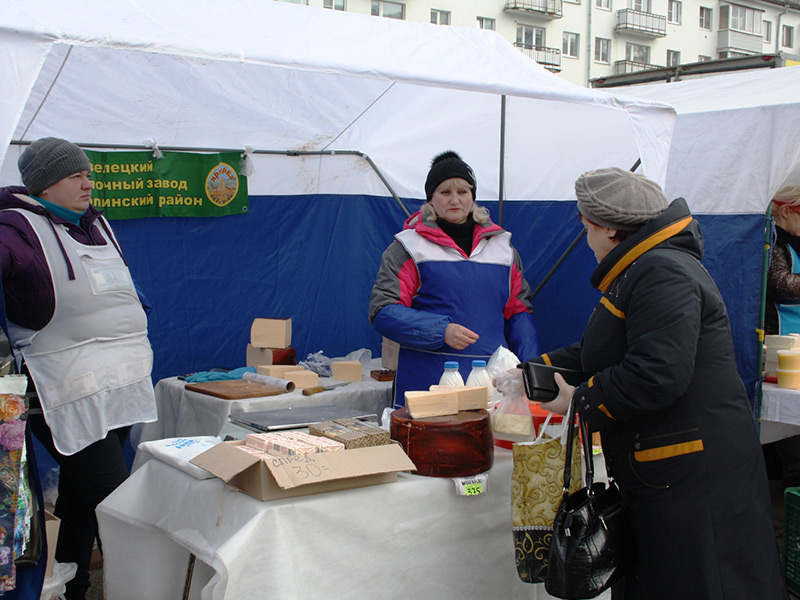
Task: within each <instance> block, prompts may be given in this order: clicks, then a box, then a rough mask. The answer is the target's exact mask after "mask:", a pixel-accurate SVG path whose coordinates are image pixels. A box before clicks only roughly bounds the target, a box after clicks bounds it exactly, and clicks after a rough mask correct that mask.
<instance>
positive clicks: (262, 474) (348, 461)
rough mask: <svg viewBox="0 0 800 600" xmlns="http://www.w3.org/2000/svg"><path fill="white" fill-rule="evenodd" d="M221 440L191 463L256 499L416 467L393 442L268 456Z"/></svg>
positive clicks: (359, 483)
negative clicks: (255, 453) (253, 453)
mask: <svg viewBox="0 0 800 600" xmlns="http://www.w3.org/2000/svg"><path fill="white" fill-rule="evenodd" d="M241 444H244V441H242V440H236V441H232V442H222V443H220V444H217V445H216V446H214V447H213V448H209V449H208V450H206V451H205V452H203V453H202V454H199V455H198V456H195V457H194V458H193V459H192V460H191V461H189V462H191V463H192V464H194V465H197V466H198V467H200V468H202V469H205V470H206V471H208V472H209V473H212V474H213V475H215V476H217V477H219V478H220V479H222V481H224V482H225V483H227V484H229V485H232V486H234V487H236V488H239V489H240V490H241V491H243V492H244V493H245V494H248V495H249V496H252V497H253V498H255V499H256V500H277V499H280V498H292V497H295V496H306V495H309V494H320V493H323V492H333V491H336V490H345V489H349V488H355V487H364V486H368V485H377V484H380V483H391V482H393V481H396V480H397V473H398V471H414V470H416V466H414V463H413V462H411V459H410V458H408V455H407V454H406V453H405V452H404V451H403V448H402V447H401V446H400V445H399V444H397V443H394V442H393V443H391V444H385V445H383V446H372V447H369V448H353V449H350V450H340V451H339V452H319V453H316V454H308V455H298V456H274V457H272V460H270V461H264V460H261V459H260V458H258V457H256V456H253V455H252V454H248V453H247V452H242V451H241V450H239V449H237V448H235V447H234V446H237V445H241Z"/></svg>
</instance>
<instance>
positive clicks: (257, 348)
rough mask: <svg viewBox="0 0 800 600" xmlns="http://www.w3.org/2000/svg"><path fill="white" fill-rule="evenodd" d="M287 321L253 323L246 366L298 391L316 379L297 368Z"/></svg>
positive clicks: (269, 320) (316, 381)
mask: <svg viewBox="0 0 800 600" xmlns="http://www.w3.org/2000/svg"><path fill="white" fill-rule="evenodd" d="M291 344H292V320H291V319H262V318H259V319H254V320H253V324H252V325H251V326H250V343H249V344H247V366H248V367H255V369H256V373H258V374H260V375H267V376H269V377H276V378H278V379H285V380H287V381H291V382H292V383H294V386H295V387H296V388H298V389H301V390H302V389H305V388H309V387H314V386H315V385H317V383H318V382H319V376H318V375H317V374H316V373H314V372H313V371H309V370H308V369H304V368H303V367H298V366H297V352H296V351H295V349H294V348H293V347H292V345H291Z"/></svg>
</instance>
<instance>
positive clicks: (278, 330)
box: [250, 319, 292, 348]
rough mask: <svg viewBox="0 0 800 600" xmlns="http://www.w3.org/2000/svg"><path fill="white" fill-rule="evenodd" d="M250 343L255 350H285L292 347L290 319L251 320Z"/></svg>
mask: <svg viewBox="0 0 800 600" xmlns="http://www.w3.org/2000/svg"><path fill="white" fill-rule="evenodd" d="M250 343H251V344H252V345H253V346H256V347H257V348H287V347H289V346H291V345H292V320H291V319H253V324H252V325H250Z"/></svg>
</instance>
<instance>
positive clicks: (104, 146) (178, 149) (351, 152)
mask: <svg viewBox="0 0 800 600" xmlns="http://www.w3.org/2000/svg"><path fill="white" fill-rule="evenodd" d="M31 143H32V142H27V141H22V140H11V144H10V145H12V146H28V145H30V144H31ZM76 145H77V146H80V147H81V148H87V149H89V150H153V147H152V146H146V145H144V144H141V145H125V144H123V145H116V144H82V143H76ZM158 149H159V150H164V151H167V152H239V153H242V154H243V153H244V150H242V148H215V149H212V148H194V147H190V146H158ZM251 154H274V155H280V156H336V155H337V154H340V155H346V156H358V157H360V158H363V159H364V160H365V161H367V164H369V166H370V167H372V170H373V171H374V172H375V174H376V175H377V176H378V179H380V180H381V181H382V182H383V185H385V186H386V189H387V190H388V191H389V193H390V194H391V195H392V198H394V199H395V202H397V204H398V205H399V206H400V208H401V209H402V210H403V212H404V213H405V215H406V217H410V216H411V212H410V211H409V210H408V208H406V205H405V204H403V201H402V200H400V197H399V196H398V195H397V193H396V192H395V191H394V189H393V188H392V186H391V184H390V183H389V181H388V180H387V179H386V177H385V176H384V175H383V173H382V172H381V170H380V169H379V168H378V165H376V164H375V161H373V160H372V158H371V157H370V156H369V155H368V154H367V153H366V152H362V151H361V150H253V151H252V152H251Z"/></svg>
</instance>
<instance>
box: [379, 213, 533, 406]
mask: <svg viewBox="0 0 800 600" xmlns="http://www.w3.org/2000/svg"><path fill="white" fill-rule="evenodd" d="M530 296H531V289H530V286H529V285H528V283H527V282H526V281H525V278H524V276H523V270H522V261H521V260H520V257H519V254H518V253H517V251H516V249H515V248H514V247H513V246H512V245H511V234H510V233H509V232H507V231H505V230H503V229H502V228H501V227H499V226H498V225H495V224H494V223H491V222H490V223H488V224H486V225H481V224H477V223H476V225H475V229H474V232H473V240H472V251H471V252H470V255H469V256H467V255H466V254H465V252H464V251H463V250H462V249H461V248H459V247H458V245H457V244H456V243H455V242H454V241H453V239H452V238H451V237H450V236H449V235H447V234H446V233H445V232H444V231H442V230H441V229H440V228H439V226H438V225H437V224H436V221H435V220H434V219H426V218H424V217H423V216H422V215H421V214H420V213H419V212H417V213H415V214H413V215H412V216H411V217H409V219H408V220H407V221H406V223H405V226H404V228H403V231H401V232H400V233H398V234H397V235H395V241H393V242H392V243H391V244H390V245H389V247H388V248H387V249H386V251H385V252H384V253H383V257H382V259H381V267H380V270H379V271H378V276H377V278H376V281H375V286H374V287H373V289H372V295H371V297H370V305H369V318H370V321H371V322H372V324H373V325H374V327H375V329H377V330H378V331H379V332H380V333H381V335H383V336H384V337H387V338H389V339H391V340H394V341H396V342H398V343H399V344H400V354H399V357H398V365H397V377H396V379H395V406H405V392H406V391H408V390H427V389H428V388H429V387H430V386H431V385H433V384H436V383H438V382H439V377H440V376H441V374H442V371H443V369H444V363H445V361H450V360H454V361H458V363H459V364H460V371H461V374H462V377H463V378H464V379H465V380H466V379H467V376H468V375H469V372H470V370H471V368H472V361H473V360H475V359H483V360H488V359H489V357H490V356H491V355H492V354H493V353H494V351H495V350H497V348H498V347H499V346H505V347H506V348H509V349H510V350H511V351H512V352H514V353H515V354H516V355H517V357H518V358H519V359H520V360H521V361H525V360H529V359H531V358H533V357H535V356H537V355H538V352H539V350H538V347H539V344H538V339H537V335H536V327H535V325H534V323H533V316H532V315H531V312H532V308H531V302H530ZM450 323H457V324H459V325H463V326H464V327H467V328H469V329H471V330H472V331H474V332H475V333H477V334H478V335H479V336H480V337H479V339H478V341H477V342H475V343H474V344H472V345H470V346H468V347H467V348H465V349H464V350H456V349H454V348H452V347H450V346H447V345H446V344H445V343H444V334H445V330H446V329H447V326H448V325H449V324H450Z"/></svg>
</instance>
